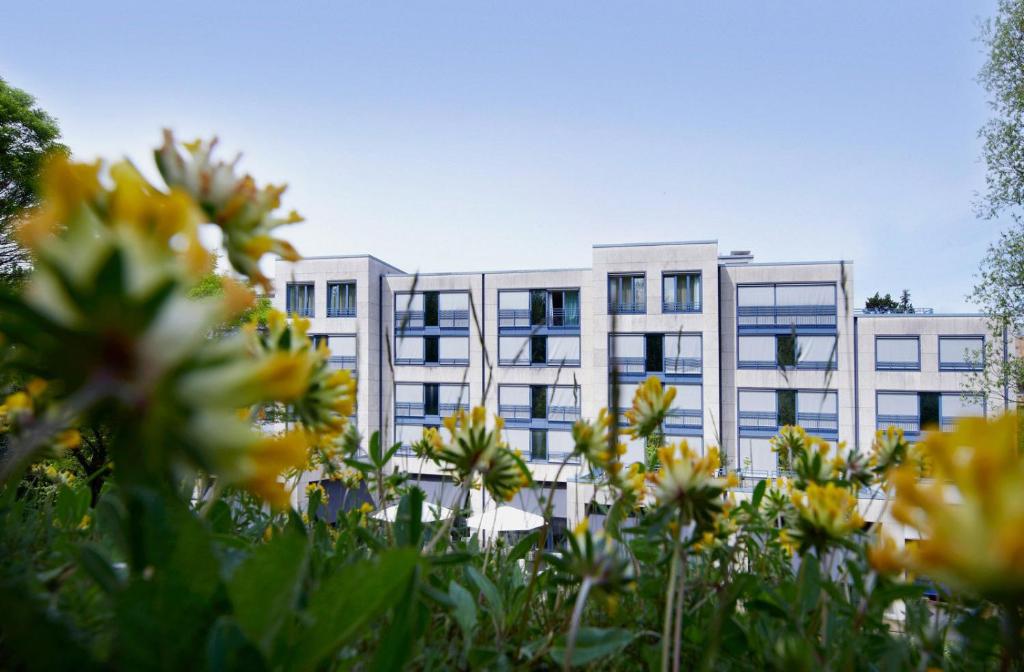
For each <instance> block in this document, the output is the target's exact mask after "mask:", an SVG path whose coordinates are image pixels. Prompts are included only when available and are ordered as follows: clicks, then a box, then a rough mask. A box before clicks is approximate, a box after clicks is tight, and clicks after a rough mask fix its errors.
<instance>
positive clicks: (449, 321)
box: [437, 310, 469, 329]
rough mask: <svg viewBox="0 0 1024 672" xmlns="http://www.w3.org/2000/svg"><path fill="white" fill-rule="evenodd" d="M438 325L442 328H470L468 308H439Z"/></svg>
mask: <svg viewBox="0 0 1024 672" xmlns="http://www.w3.org/2000/svg"><path fill="white" fill-rule="evenodd" d="M437 326H438V327H440V328H441V329H468V328H469V311H468V310H439V311H437Z"/></svg>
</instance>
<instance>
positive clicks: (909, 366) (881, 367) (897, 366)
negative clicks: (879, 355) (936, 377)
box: [875, 360, 921, 371]
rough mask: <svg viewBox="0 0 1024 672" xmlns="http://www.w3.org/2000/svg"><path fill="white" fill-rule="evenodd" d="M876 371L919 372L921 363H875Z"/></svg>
mask: <svg viewBox="0 0 1024 672" xmlns="http://www.w3.org/2000/svg"><path fill="white" fill-rule="evenodd" d="M875 370H876V371H920V370H921V361H920V360H918V361H916V362H877V361H876V362H875Z"/></svg>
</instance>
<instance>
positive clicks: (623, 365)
mask: <svg viewBox="0 0 1024 672" xmlns="http://www.w3.org/2000/svg"><path fill="white" fill-rule="evenodd" d="M608 364H609V366H610V367H611V368H612V369H614V370H615V371H618V372H619V373H640V374H642V373H646V372H647V360H646V359H645V358H643V357H612V358H611V359H610V360H609V362H608Z"/></svg>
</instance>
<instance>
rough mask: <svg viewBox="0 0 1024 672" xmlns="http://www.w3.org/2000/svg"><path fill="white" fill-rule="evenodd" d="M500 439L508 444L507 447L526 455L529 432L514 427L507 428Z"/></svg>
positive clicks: (528, 445)
mask: <svg viewBox="0 0 1024 672" xmlns="http://www.w3.org/2000/svg"><path fill="white" fill-rule="evenodd" d="M502 438H503V439H505V442H506V443H507V444H508V447H509V448H511V449H513V450H519V451H522V452H523V454H524V455H525V454H527V453H528V452H529V451H530V430H529V429H520V428H516V427H509V428H507V429H506V430H505V431H504V432H502Z"/></svg>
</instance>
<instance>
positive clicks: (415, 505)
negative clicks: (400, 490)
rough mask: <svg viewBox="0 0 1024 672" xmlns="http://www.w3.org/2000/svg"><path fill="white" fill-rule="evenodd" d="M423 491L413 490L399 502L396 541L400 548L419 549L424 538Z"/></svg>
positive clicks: (396, 519)
mask: <svg viewBox="0 0 1024 672" xmlns="http://www.w3.org/2000/svg"><path fill="white" fill-rule="evenodd" d="M423 498H424V494H423V491H422V490H420V489H419V488H411V489H410V490H409V492H408V494H406V495H404V496H403V497H402V499H401V500H399V502H398V513H397V514H396V515H395V541H397V542H398V545H399V546H415V547H417V548H419V545H420V539H422V538H423V517H422V516H423Z"/></svg>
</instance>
